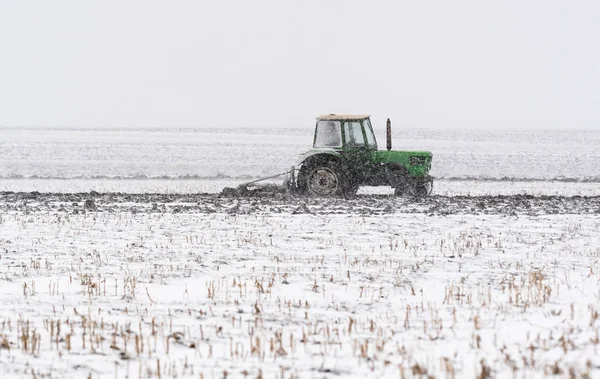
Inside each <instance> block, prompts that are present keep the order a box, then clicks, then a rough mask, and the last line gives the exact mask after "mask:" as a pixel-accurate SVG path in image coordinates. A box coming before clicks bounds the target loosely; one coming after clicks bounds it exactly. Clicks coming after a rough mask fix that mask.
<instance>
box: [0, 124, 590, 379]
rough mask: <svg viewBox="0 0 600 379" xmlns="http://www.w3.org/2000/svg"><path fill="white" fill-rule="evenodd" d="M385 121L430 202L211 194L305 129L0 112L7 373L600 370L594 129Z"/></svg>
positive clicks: (364, 194)
mask: <svg viewBox="0 0 600 379" xmlns="http://www.w3.org/2000/svg"><path fill="white" fill-rule="evenodd" d="M376 124H377V122H376ZM379 124H381V123H379ZM377 129H379V131H383V128H377ZM394 132H395V135H394V147H395V148H397V149H409V150H410V149H416V150H431V151H432V152H433V153H434V161H433V169H432V174H433V175H434V176H435V177H437V178H438V180H436V184H435V192H434V196H432V197H430V198H426V199H422V200H418V201H415V200H413V199H405V198H394V197H392V196H390V189H389V188H388V189H386V188H378V189H376V188H362V189H361V190H360V191H359V196H357V197H356V198H353V199H348V200H344V199H333V200H319V199H299V198H293V197H289V196H286V195H285V194H277V195H274V196H270V197H255V198H242V199H236V198H227V197H220V196H218V195H217V193H218V192H219V191H220V190H221V189H222V188H223V187H225V186H235V185H237V184H239V183H241V182H244V181H249V180H251V179H253V178H256V177H260V176H268V175H272V174H275V173H278V172H282V171H285V170H287V169H289V167H290V166H291V165H292V164H293V163H294V161H295V159H296V156H297V155H298V154H299V153H301V152H302V151H305V150H306V149H307V148H308V146H309V144H310V141H311V135H312V126H311V125H307V126H306V128H305V129H298V130H292V129H290V130H280V129H276V128H273V129H265V130H256V129H253V130H248V129H243V128H238V129H235V130H221V129H218V128H213V129H182V130H174V129H164V130H160V129H96V130H93V129H48V128H36V129H22V128H12V129H11V128H0V135H1V136H2V138H1V139H0V152H1V154H0V305H1V306H0V378H1V379H4V378H22V377H31V378H36V379H37V378H50V377H52V378H82V377H84V378H86V377H91V378H182V377H192V378H206V379H208V378H282V379H283V378H285V379H292V378H361V379H362V378H365V377H368V378H371V377H375V378H376V377H392V378H410V377H420V378H425V377H437V378H475V377H477V378H482V379H483V378H490V377H500V378H502V377H517V378H537V377H546V376H556V377H572V378H576V377H588V378H592V377H600V360H599V359H598V358H597V357H598V352H597V348H598V344H599V343H600V336H599V332H598V328H599V327H600V321H599V320H598V312H599V311H600V306H599V305H598V304H599V302H600V283H599V280H600V267H599V259H600V239H599V238H598V237H597V236H598V235H599V226H600V185H599V184H598V183H600V165H598V164H597V163H598V160H599V159H600V156H599V153H598V149H597V147H598V145H599V144H600V133H598V132H584V131H580V132H578V131H568V132H564V131H552V132H541V131H528V132H516V131H512V132H511V131H485V130H484V131H433V130H415V129H412V128H409V127H405V126H399V127H398V126H397V127H395V129H394ZM378 137H380V138H379V140H380V143H381V141H383V139H382V138H381V137H382V136H381V135H378ZM86 202H87V203H88V204H87V206H86Z"/></svg>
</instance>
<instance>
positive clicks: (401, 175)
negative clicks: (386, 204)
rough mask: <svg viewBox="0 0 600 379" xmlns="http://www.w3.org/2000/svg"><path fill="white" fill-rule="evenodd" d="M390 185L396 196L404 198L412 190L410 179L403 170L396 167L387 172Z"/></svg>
mask: <svg viewBox="0 0 600 379" xmlns="http://www.w3.org/2000/svg"><path fill="white" fill-rule="evenodd" d="M386 174H387V177H388V183H389V184H390V187H392V188H393V189H394V196H404V195H406V194H407V192H409V191H408V189H409V188H410V182H411V181H410V179H409V177H408V175H407V174H406V172H405V171H404V170H403V169H400V168H398V167H394V168H391V169H387V170H386Z"/></svg>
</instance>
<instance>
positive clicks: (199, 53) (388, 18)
mask: <svg viewBox="0 0 600 379" xmlns="http://www.w3.org/2000/svg"><path fill="white" fill-rule="evenodd" d="M599 39H600V1H597V0H587V1H586V0H577V1H575V0H568V1H567V0H565V1H558V0H537V1H533V0H495V1H492V0H490V1H483V0H453V1H448V0H439V1H435V0H429V1H426V0H424V1H421V0H419V1H416V0H394V1H364V0H358V1H357V0H339V1H330V0H317V1H309V0H302V1H283V0H274V1H260V0H253V1H248V0H244V1H225V0H224V1H199V0H196V1H183V0H180V1H177V0H172V1H171V0H170V1H167V0H164V1H152V0H139V1H133V0H132V1H126V0H115V1H110V0H104V1H82V0H74V1H60V0H54V1H46V0H45V1H21V0H18V1H17V0H13V1H11V0H0V125H4V126H68V127H82V126H92V127H102V126H110V127H138V126H139V127H155V126H156V127H171V126H172V127H196V126H249V127H253V126H277V125H281V126H282V127H308V128H312V127H313V125H314V117H315V116H317V115H318V114H323V113H369V114H372V115H373V116H374V117H373V119H374V121H375V122H376V123H377V124H381V125H380V127H383V123H384V120H385V118H387V117H390V118H392V120H393V121H394V125H395V126H400V127H431V128H495V129H498V128H504V127H508V128H511V129H515V128H536V129H538V128H565V129H567V128H568V129H575V128H577V129H582V128H586V129H587V128H598V129H600V49H599V47H598V46H599V45H600V44H599ZM378 127H379V126H378Z"/></svg>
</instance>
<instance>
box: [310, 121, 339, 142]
mask: <svg viewBox="0 0 600 379" xmlns="http://www.w3.org/2000/svg"><path fill="white" fill-rule="evenodd" d="M314 147H342V125H341V123H340V122H339V121H326V120H320V121H319V122H317V128H316V130H315V143H314Z"/></svg>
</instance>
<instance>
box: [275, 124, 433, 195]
mask: <svg viewBox="0 0 600 379" xmlns="http://www.w3.org/2000/svg"><path fill="white" fill-rule="evenodd" d="M391 141H392V139H391V123H390V120H389V119H388V120H387V150H378V149H377V141H376V139H375V134H374V133H373V127H372V125H371V120H370V118H369V116H368V115H336V114H330V115H326V116H320V117H318V118H317V125H316V127H315V135H314V140H313V147H312V149H311V150H309V151H308V152H306V153H304V154H302V156H301V158H300V162H299V164H298V165H297V166H299V169H298V170H296V169H292V170H291V171H290V174H289V176H288V179H287V180H286V186H287V188H288V189H289V190H290V191H291V192H294V193H298V194H305V195H310V196H320V197H327V196H353V195H355V194H356V192H357V191H358V188H359V187H361V186H390V187H392V188H393V189H394V193H395V194H396V195H409V196H426V195H429V194H430V193H431V191H432V188H433V178H432V177H431V176H429V170H430V169H431V160H432V154H431V152H428V151H394V150H392V146H391Z"/></svg>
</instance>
